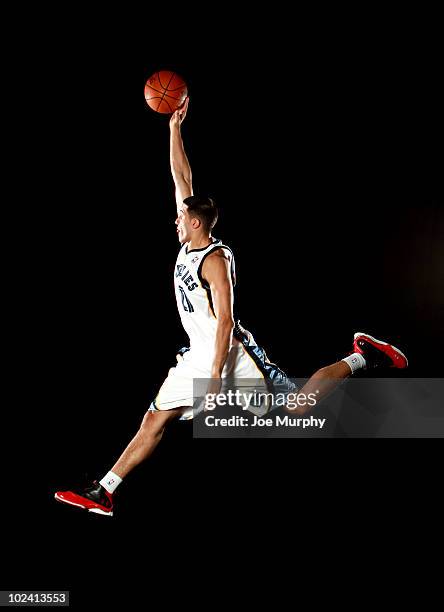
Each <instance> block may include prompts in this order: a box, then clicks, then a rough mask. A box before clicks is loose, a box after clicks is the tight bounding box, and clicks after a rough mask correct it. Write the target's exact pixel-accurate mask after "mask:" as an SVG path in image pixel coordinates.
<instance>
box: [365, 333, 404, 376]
mask: <svg viewBox="0 0 444 612" xmlns="http://www.w3.org/2000/svg"><path fill="white" fill-rule="evenodd" d="M353 349H354V351H355V352H356V353H361V355H363V357H364V359H365V362H366V364H367V368H376V367H381V366H385V367H389V368H401V369H403V368H406V367H407V366H408V360H407V357H406V356H405V355H404V353H402V352H401V351H400V350H399V349H398V348H396V347H395V346H392V345H391V344H389V343H388V342H383V341H382V340H377V339H376V338H373V336H369V335H368V334H364V333H363V332H357V333H356V334H355V339H354V342H353Z"/></svg>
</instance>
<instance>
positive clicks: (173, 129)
mask: <svg viewBox="0 0 444 612" xmlns="http://www.w3.org/2000/svg"><path fill="white" fill-rule="evenodd" d="M188 103H189V98H187V99H186V100H185V103H184V104H183V106H182V107H181V108H179V109H178V110H177V111H176V112H175V113H173V114H172V116H171V119H170V164H171V174H172V175H173V179H174V185H175V188H176V204H177V210H178V213H179V208H180V207H181V206H182V204H183V201H184V199H185V198H188V197H189V196H191V195H193V183H192V176H191V167H190V163H189V161H188V158H187V155H186V153H185V149H184V146H183V140H182V135H181V133H180V126H181V124H182V121H183V120H184V119H185V116H186V114H187V110H188Z"/></svg>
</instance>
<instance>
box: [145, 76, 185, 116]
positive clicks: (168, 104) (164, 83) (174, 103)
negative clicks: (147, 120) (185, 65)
mask: <svg viewBox="0 0 444 612" xmlns="http://www.w3.org/2000/svg"><path fill="white" fill-rule="evenodd" d="M187 95H188V89H187V84H186V83H185V81H184V80H183V79H182V77H180V76H179V75H178V74H176V73H175V72H172V71H171V70H159V72H155V73H154V74H153V75H152V76H150V78H149V79H148V81H147V82H146V85H145V100H146V101H147V104H148V106H149V107H150V108H152V109H153V110H154V111H156V112H157V113H174V111H175V110H177V109H178V108H179V106H181V104H183V102H184V101H185V98H186V97H187Z"/></svg>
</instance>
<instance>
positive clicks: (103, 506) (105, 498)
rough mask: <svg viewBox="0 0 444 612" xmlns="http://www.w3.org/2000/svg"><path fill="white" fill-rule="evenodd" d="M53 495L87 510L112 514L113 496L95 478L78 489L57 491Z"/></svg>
mask: <svg viewBox="0 0 444 612" xmlns="http://www.w3.org/2000/svg"><path fill="white" fill-rule="evenodd" d="M54 497H55V498H56V500H57V501H59V502H62V503H64V504H69V505H70V506H77V507H78V508H83V509H84V510H88V512H95V513H96V514H104V515H106V516H112V515H113V507H114V506H113V496H112V494H111V493H108V491H107V490H106V489H105V488H104V487H102V485H101V484H100V483H99V482H97V480H95V481H94V483H93V484H92V485H91V486H90V487H87V488H86V489H82V490H80V491H57V493H56V494H55V495H54Z"/></svg>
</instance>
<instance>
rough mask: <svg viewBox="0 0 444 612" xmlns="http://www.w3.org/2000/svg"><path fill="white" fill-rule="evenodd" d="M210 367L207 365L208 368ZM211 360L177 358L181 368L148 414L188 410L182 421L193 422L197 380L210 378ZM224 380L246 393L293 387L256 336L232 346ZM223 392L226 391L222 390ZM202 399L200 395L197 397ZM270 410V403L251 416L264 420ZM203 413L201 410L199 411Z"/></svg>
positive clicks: (170, 374) (253, 409) (171, 374)
mask: <svg viewBox="0 0 444 612" xmlns="http://www.w3.org/2000/svg"><path fill="white" fill-rule="evenodd" d="M207 364H208V365H207ZM210 367H211V359H210V358H208V359H207V360H205V359H202V355H193V350H192V349H191V350H189V351H187V352H185V353H184V355H183V356H181V355H179V356H178V364H177V365H176V367H174V368H171V369H170V370H169V372H168V376H167V378H166V379H165V381H164V383H163V385H162V386H161V388H160V390H159V392H158V394H157V396H156V398H155V400H154V401H153V403H152V404H151V406H150V408H149V410H172V409H173V408H188V409H187V410H185V411H184V413H183V415H182V417H181V420H188V419H192V418H193V415H194V413H195V410H194V411H193V406H194V408H195V409H196V406H195V402H196V400H197V399H198V397H195V395H196V385H193V381H195V380H196V379H209V378H211V371H210ZM222 379H229V380H233V379H235V381H236V383H235V384H236V388H239V387H242V391H243V392H248V391H264V392H265V393H266V392H267V391H268V390H269V389H270V386H269V383H270V381H272V382H273V383H274V382H278V383H279V384H283V383H284V384H285V385H289V387H288V388H289V390H293V389H294V385H292V383H291V382H289V381H288V379H287V376H286V374H285V373H284V372H282V370H280V369H279V368H278V367H277V366H276V365H275V364H272V363H271V362H269V360H268V358H267V355H266V353H265V351H264V350H263V349H261V348H260V347H259V346H257V344H256V342H255V341H254V338H253V336H252V335H251V334H250V333H249V332H248V336H246V337H245V339H244V340H243V341H242V342H239V343H238V344H235V345H233V347H232V348H231V350H230V352H229V354H228V359H227V361H226V364H225V367H224V370H223V373H222ZM242 379H245V384H242ZM221 391H222V392H223V388H222V390H221ZM198 395H199V396H200V393H199V394H198ZM269 409H270V405H269V402H268V401H264V402H263V403H262V404H260V405H259V406H254V407H253V406H252V407H251V412H254V413H255V414H257V415H258V416H262V415H263V414H265V413H266V412H268V410H269ZM199 411H200V410H199Z"/></svg>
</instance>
